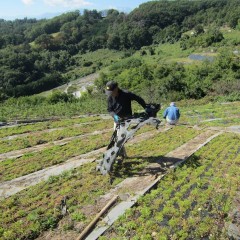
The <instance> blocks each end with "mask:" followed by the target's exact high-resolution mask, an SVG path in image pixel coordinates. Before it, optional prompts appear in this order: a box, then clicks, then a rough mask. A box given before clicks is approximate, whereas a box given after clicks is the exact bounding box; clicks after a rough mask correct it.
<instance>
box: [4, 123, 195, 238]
mask: <svg viewBox="0 0 240 240" xmlns="http://www.w3.org/2000/svg"><path fill="white" fill-rule="evenodd" d="M197 134H198V131H196V130H194V129H192V128H185V127H176V128H174V129H171V130H169V131H168V132H164V133H159V134H157V135H156V136H154V137H152V138H151V139H147V140H145V141H144V142H139V143H136V144H134V145H129V146H127V151H128V154H129V156H130V158H129V159H127V160H126V162H124V163H123V165H122V166H118V167H115V170H117V173H118V174H117V175H116V176H115V180H114V182H113V184H112V185H110V183H109V177H108V176H102V175H100V174H99V173H96V171H95V166H96V164H95V163H91V164H86V165H84V166H82V167H80V168H77V169H74V170H72V171H68V172H65V173H63V174H61V175H60V176H56V177H50V178H49V180H48V181H47V182H42V183H40V184H38V185H36V186H34V187H30V188H28V189H26V190H24V191H21V192H19V193H17V194H16V195H14V196H11V197H9V198H7V199H5V200H2V201H1V202H0V226H1V229H0V237H1V238H2V239H4V240H5V239H17V238H19V239H24V238H25V239H26V238H27V239H33V238H35V237H36V236H37V235H39V234H40V233H41V232H43V231H44V230H46V229H49V228H55V227H56V226H57V224H58V222H59V221H60V220H61V218H62V215H61V212H60V211H57V210H56V209H57V207H58V206H56V205H57V204H58V203H59V201H60V200H61V199H62V198H63V197H64V196H68V201H67V203H68V209H69V216H68V217H67V219H68V220H67V221H66V222H65V224H63V225H62V228H63V230H68V229H75V230H76V231H81V230H82V228H83V227H84V226H86V225H87V224H88V223H89V222H90V221H91V219H92V218H93V217H94V214H93V215H89V214H87V213H86V211H85V210H86V207H87V206H88V205H89V204H92V205H94V204H95V202H96V201H97V200H98V198H99V196H100V195H103V194H104V193H106V192H108V191H109V190H110V189H111V188H112V187H114V186H115V185H116V184H118V183H119V182H121V181H122V180H123V179H125V178H126V177H127V176H132V175H134V174H135V173H137V172H139V171H141V170H142V169H143V168H144V167H145V166H146V165H147V164H148V163H149V161H150V162H151V161H154V159H157V158H159V156H162V155H165V154H166V153H167V152H169V151H171V150H173V149H175V148H176V147H178V146H180V145H182V144H183V143H184V142H186V141H188V140H190V139H191V138H193V137H194V136H196V135H197ZM101 137H102V138H101V139H100V138H99V136H98V143H99V142H101V143H103V142H104V141H105V140H104V138H103V136H101ZM67 149H68V150H69V146H68V147H67V148H66V149H65V150H66V151H67ZM144 149H145V150H144ZM86 151H89V149H87V150H86ZM146 151H147V152H146ZM57 153H58V151H56V149H55V151H54V153H53V152H52V154H55V155H56V154H57ZM149 153H151V154H150V155H149ZM60 155H61V154H60ZM49 156H50V155H49ZM49 156H48V158H49ZM62 156H63V154H62ZM48 158H46V161H47V159H48ZM40 159H43V158H42V157H41V158H40ZM16 161H18V160H16ZM32 161H33V159H31V160H29V162H32ZM41 161H42V160H41ZM20 162H21V161H20ZM20 162H19V163H20ZM12 164H13V163H12ZM12 164H9V167H10V165H12ZM18 168H20V166H18V167H17V166H15V167H12V168H11V171H15V176H16V170H17V169H18ZM6 171H7V169H6ZM11 171H10V170H8V172H9V173H8V176H12V175H11ZM1 172H5V170H4V171H1ZM3 178H6V177H5V174H4V177H3ZM12 178H13V176H12ZM98 210H99V209H95V214H96V212H97V211H98ZM64 219H65V220H66V218H64ZM79 223H81V226H82V227H81V229H79V228H77V226H79Z"/></svg>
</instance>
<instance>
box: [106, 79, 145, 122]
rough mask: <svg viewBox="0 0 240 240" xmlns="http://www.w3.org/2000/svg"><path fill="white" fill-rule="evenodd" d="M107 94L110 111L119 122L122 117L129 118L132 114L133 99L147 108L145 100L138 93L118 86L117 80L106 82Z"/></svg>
mask: <svg viewBox="0 0 240 240" xmlns="http://www.w3.org/2000/svg"><path fill="white" fill-rule="evenodd" d="M105 93H106V95H108V100H107V103H108V108H107V110H108V112H109V114H110V115H111V116H112V117H113V118H114V121H115V122H118V121H119V119H120V118H127V117H131V116H132V105H131V102H132V101H136V102H138V103H139V104H140V105H141V106H142V107H143V108H144V109H145V108H146V103H145V101H144V100H143V99H142V98H141V97H139V96H138V95H136V94H134V93H132V92H129V91H126V90H122V89H120V88H119V87H118V83H117V82H115V81H109V82H108V83H107V84H106V89H105Z"/></svg>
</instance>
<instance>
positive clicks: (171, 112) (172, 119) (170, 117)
mask: <svg viewBox="0 0 240 240" xmlns="http://www.w3.org/2000/svg"><path fill="white" fill-rule="evenodd" d="M163 118H165V119H166V120H167V123H168V124H170V125H175V124H177V122H178V120H179V118H180V111H179V108H177V107H176V104H175V103H174V102H171V103H170V107H168V108H167V109H166V110H165V111H164V113H163Z"/></svg>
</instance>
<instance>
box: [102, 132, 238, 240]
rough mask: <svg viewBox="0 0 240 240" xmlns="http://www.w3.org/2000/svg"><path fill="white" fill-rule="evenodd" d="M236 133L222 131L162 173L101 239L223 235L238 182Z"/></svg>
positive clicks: (209, 236) (185, 237) (219, 236)
mask: <svg viewBox="0 0 240 240" xmlns="http://www.w3.org/2000/svg"><path fill="white" fill-rule="evenodd" d="M239 140H240V138H239V135H235V134H223V135H221V136H218V137H217V138H215V139H214V140H212V141H211V142H210V143H209V144H207V145H206V146H204V147H203V148H202V149H200V150H199V151H198V152H196V153H195V154H194V155H193V156H191V157H190V158H189V159H188V160H187V162H186V163H185V164H182V165H181V166H180V167H178V168H177V169H175V170H172V171H170V172H169V174H167V175H166V176H165V177H164V178H163V179H162V180H161V182H160V183H159V184H158V186H157V187H156V189H154V190H152V191H151V192H150V193H149V194H146V195H145V196H143V197H142V198H141V199H140V200H139V201H138V204H137V206H136V207H133V208H132V209H130V210H129V211H128V212H127V213H126V214H125V215H123V216H122V217H120V219H119V220H118V221H117V223H116V224H114V225H113V227H112V228H111V229H110V230H109V231H108V232H107V233H106V234H105V236H104V237H101V238H100V239H120V238H121V236H125V237H126V238H131V239H156V238H160V239H169V238H171V239H189V237H190V238H193V239H202V238H210V239H222V238H224V239H227V232H226V229H225V227H224V224H225V222H227V221H228V213H229V210H230V208H231V203H232V200H233V199H234V197H235V194H236V191H237V189H238V187H239V184H240V177H239V174H238V169H239V164H240V157H239Z"/></svg>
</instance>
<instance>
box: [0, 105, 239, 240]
mask: <svg viewBox="0 0 240 240" xmlns="http://www.w3.org/2000/svg"><path fill="white" fill-rule="evenodd" d="M179 104H180V103H179ZM185 104H186V103H185ZM189 106H195V107H194V108H193V107H191V108H190V107H189ZM180 109H181V111H182V117H181V119H180V122H179V125H178V126H174V127H171V126H165V124H164V122H162V124H161V125H160V128H159V129H158V130H156V129H154V128H152V127H151V126H146V127H144V128H142V129H141V130H139V132H138V133H137V135H136V136H135V137H134V138H133V139H132V140H131V141H129V142H128V143H127V144H126V147H127V152H128V156H129V157H128V158H127V159H125V160H124V162H123V164H122V165H118V164H117V163H116V164H115V165H114V168H113V172H112V176H111V178H112V180H113V182H112V183H110V181H109V180H110V179H109V178H110V176H109V175H105V176H103V175H101V174H100V173H99V172H96V169H95V168H96V165H97V163H96V160H98V159H101V156H102V153H103V152H104V151H105V150H106V146H107V144H108V141H109V139H110V136H111V133H112V120H111V119H109V118H106V117H107V116H104V115H99V116H85V117H83V116H82V117H80V116H79V117H75V118H65V119H58V120H51V121H45V122H39V123H32V124H20V125H13V126H6V127H2V128H0V138H1V139H0V146H1V148H0V149H1V153H0V172H1V175H0V182H1V187H0V198H1V199H0V226H1V227H0V239H3V240H6V239H8V240H13V239H14V240H15V239H39V240H40V239H41V240H43V239H51V240H52V239H77V237H78V236H79V235H80V234H81V233H82V232H83V230H84V229H85V228H86V227H87V225H88V224H89V223H90V221H91V220H93V218H94V217H95V216H96V215H97V213H98V212H99V211H100V210H101V209H102V208H103V207H104V206H105V205H106V204H107V202H109V201H110V200H111V199H112V198H113V197H114V196H116V195H117V196H118V200H117V202H116V203H115V204H114V205H113V206H112V207H111V208H110V209H108V211H107V213H105V214H108V215H107V216H106V217H105V218H104V219H102V221H100V222H99V224H98V226H97V227H96V228H95V230H94V229H92V233H91V234H92V235H89V238H86V239H96V236H99V235H98V234H99V233H101V234H103V236H101V237H100V238H99V239H123V238H126V239H189V238H195V239H206V238H212V239H230V236H233V237H234V238H231V239H238V238H237V237H236V236H237V234H239V232H238V231H237V230H236V229H238V227H239V219H238V218H236V216H237V215H236V209H238V208H239V202H238V201H237V200H238V195H239V191H240V189H239V183H240V178H239V174H238V173H239V164H240V163H239V161H240V159H239V148H240V145H239V142H240V141H239V140H240V139H239V133H240V132H239V131H240V129H239V126H240V122H239V119H240V116H239V111H238V109H239V102H235V103H230V104H227V103H226V104H221V103H215V104H204V105H202V104H201V103H200V102H191V103H189V105H185V107H184V106H181V107H180ZM161 115H162V111H161V112H160V113H159V115H158V117H159V118H160V119H161V120H162V117H161ZM223 176H224V177H223ZM64 199H65V200H66V202H65V200H64ZM63 200H64V204H65V205H62V201H63ZM63 207H64V208H63ZM129 207H132V208H131V209H129ZM64 209H65V210H64ZM66 211H67V212H66ZM125 211H126V212H125ZM116 218H118V220H117V221H116V222H115V219H116ZM109 221H110V222H112V223H113V225H112V224H110V225H112V226H109V225H108V222H109ZM146 226H147V228H146ZM90 232H91V231H90ZM90 232H88V233H87V235H88V234H90ZM87 235H85V237H87ZM91 236H92V237H91ZM93 236H95V237H93Z"/></svg>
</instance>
